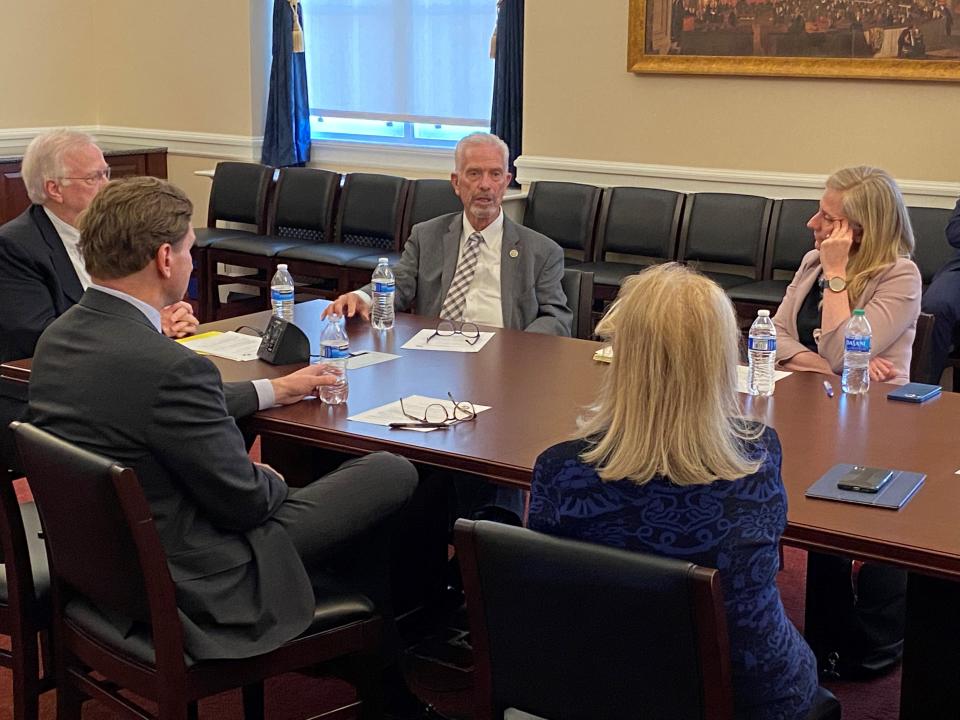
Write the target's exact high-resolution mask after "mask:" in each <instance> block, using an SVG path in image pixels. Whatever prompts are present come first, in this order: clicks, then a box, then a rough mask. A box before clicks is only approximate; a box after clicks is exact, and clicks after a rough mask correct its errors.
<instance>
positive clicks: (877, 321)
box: [773, 166, 922, 384]
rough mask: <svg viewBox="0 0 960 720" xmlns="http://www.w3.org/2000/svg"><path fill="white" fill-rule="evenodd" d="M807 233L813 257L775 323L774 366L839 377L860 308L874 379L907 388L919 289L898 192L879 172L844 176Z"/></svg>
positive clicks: (831, 182) (830, 182)
mask: <svg viewBox="0 0 960 720" xmlns="http://www.w3.org/2000/svg"><path fill="white" fill-rule="evenodd" d="M807 227H808V228H810V229H811V230H812V231H813V244H814V249H813V250H811V251H810V252H808V253H807V254H806V255H805V256H804V258H803V262H802V263H801V264H800V269H799V270H797V274H796V275H794V277H793V282H791V283H790V286H789V287H788V288H787V292H786V295H785V296H784V298H783V302H781V304H780V308H779V309H778V310H777V314H776V315H775V316H774V319H773V321H774V324H775V325H776V327H777V332H778V337H777V363H778V364H779V366H780V367H781V368H783V369H784V370H795V371H809V372H820V373H833V374H840V372H841V371H842V370H843V340H844V338H843V335H844V329H845V327H846V324H847V321H848V320H849V319H850V317H851V315H852V314H853V310H854V309H856V308H863V309H864V310H865V311H866V316H867V320H868V321H869V322H870V327H871V328H872V329H873V342H872V349H871V351H872V354H873V357H872V358H871V359H870V379H871V380H874V381H883V382H892V383H897V384H903V383H906V382H908V380H909V376H910V354H911V349H912V347H913V337H914V335H915V334H916V327H917V315H918V313H919V312H920V293H921V289H922V288H921V281H920V271H919V270H918V269H917V266H916V265H915V264H914V263H913V261H912V260H911V259H910V255H911V253H912V252H913V228H912V227H911V225H910V217H909V215H908V214H907V209H906V207H905V206H904V204H903V196H902V195H901V194H900V188H898V187H897V184H896V182H894V180H893V178H892V177H890V175H888V174H887V173H886V172H884V171H883V170H879V169H877V168H872V167H866V166H860V167H852V168H845V169H843V170H839V171H837V172H835V173H834V174H833V175H831V176H830V177H829V178H828V179H827V186H826V189H825V190H824V193H823V197H822V198H821V199H820V209H819V210H818V211H817V213H816V215H814V216H813V217H812V218H810V220H809V221H808V222H807ZM821 292H822V300H821Z"/></svg>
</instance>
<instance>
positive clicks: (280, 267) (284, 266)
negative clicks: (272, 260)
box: [277, 263, 287, 270]
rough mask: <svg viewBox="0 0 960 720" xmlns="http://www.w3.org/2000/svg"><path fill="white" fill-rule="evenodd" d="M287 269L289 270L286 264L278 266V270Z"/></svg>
mask: <svg viewBox="0 0 960 720" xmlns="http://www.w3.org/2000/svg"><path fill="white" fill-rule="evenodd" d="M286 269H287V264H286V263H280V264H279V265H277V270H286Z"/></svg>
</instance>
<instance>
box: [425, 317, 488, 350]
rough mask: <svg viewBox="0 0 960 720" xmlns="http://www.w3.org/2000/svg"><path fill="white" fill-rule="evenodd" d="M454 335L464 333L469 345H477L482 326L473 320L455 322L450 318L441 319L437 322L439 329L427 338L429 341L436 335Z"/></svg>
mask: <svg viewBox="0 0 960 720" xmlns="http://www.w3.org/2000/svg"><path fill="white" fill-rule="evenodd" d="M454 335H463V337H464V339H465V340H466V341H467V345H476V344H477V343H478V342H479V341H480V328H478V327H477V326H476V325H474V324H473V323H472V322H461V323H455V322H452V321H450V320H441V321H440V322H439V323H437V329H436V330H434V331H433V335H431V336H430V337H428V338H427V342H430V341H431V340H433V339H434V338H435V337H442V338H443V337H453V336H454Z"/></svg>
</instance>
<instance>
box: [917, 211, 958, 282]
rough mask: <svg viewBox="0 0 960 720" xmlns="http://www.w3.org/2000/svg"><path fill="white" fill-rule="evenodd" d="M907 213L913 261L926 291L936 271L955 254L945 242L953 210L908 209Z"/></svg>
mask: <svg viewBox="0 0 960 720" xmlns="http://www.w3.org/2000/svg"><path fill="white" fill-rule="evenodd" d="M907 212H908V213H910V224H911V225H912V226H913V242H914V248H913V261H914V262H915V263H916V264H917V267H918V268H919V269H920V278H921V280H922V282H923V289H924V290H926V289H927V286H928V285H930V283H931V282H932V281H933V276H934V275H936V274H937V271H938V270H939V269H940V268H942V267H943V266H944V265H945V264H946V262H947V261H948V260H952V259H953V258H954V257H955V256H956V254H957V251H956V250H955V249H954V248H952V247H951V246H950V244H949V243H948V242H947V240H946V231H947V222H948V221H949V220H950V216H951V215H953V210H949V209H946V208H929V207H909V208H907Z"/></svg>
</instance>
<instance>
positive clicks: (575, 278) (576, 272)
mask: <svg viewBox="0 0 960 720" xmlns="http://www.w3.org/2000/svg"><path fill="white" fill-rule="evenodd" d="M561 284H562V285H563V294H564V295H566V296H567V307H568V308H570V312H571V313H573V322H572V324H571V327H570V337H575V338H580V339H581V340H588V339H590V338H591V337H593V319H592V314H591V310H592V307H593V273H592V272H584V271H583V270H581V269H580V268H564V270H563V280H562V281H561Z"/></svg>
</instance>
